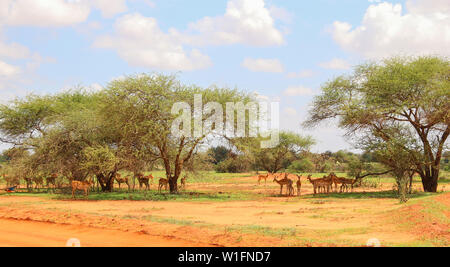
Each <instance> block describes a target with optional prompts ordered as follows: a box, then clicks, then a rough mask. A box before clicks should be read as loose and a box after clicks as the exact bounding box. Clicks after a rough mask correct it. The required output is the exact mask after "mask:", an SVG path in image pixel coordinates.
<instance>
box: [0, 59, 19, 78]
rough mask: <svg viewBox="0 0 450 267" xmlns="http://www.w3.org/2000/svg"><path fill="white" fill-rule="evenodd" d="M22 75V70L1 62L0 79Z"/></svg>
mask: <svg viewBox="0 0 450 267" xmlns="http://www.w3.org/2000/svg"><path fill="white" fill-rule="evenodd" d="M19 73H20V68H19V67H16V66H13V65H10V64H8V63H6V62H3V61H0V77H2V76H3V77H11V76H14V75H17V74H19Z"/></svg>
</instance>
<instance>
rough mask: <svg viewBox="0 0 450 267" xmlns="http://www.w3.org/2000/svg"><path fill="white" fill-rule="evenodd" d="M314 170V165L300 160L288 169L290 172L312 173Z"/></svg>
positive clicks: (305, 160) (308, 161) (306, 160)
mask: <svg viewBox="0 0 450 267" xmlns="http://www.w3.org/2000/svg"><path fill="white" fill-rule="evenodd" d="M314 168H315V167H314V164H313V163H312V162H311V161H310V160H309V159H302V160H298V161H294V162H293V163H292V164H291V165H290V166H289V168H288V169H289V170H290V171H292V172H312V171H314Z"/></svg>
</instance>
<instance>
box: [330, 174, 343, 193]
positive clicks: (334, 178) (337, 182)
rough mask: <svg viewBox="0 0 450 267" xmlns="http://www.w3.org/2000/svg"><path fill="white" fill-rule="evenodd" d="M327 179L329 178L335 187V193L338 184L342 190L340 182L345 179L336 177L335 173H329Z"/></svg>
mask: <svg viewBox="0 0 450 267" xmlns="http://www.w3.org/2000/svg"><path fill="white" fill-rule="evenodd" d="M328 177H329V178H331V180H332V182H333V184H334V186H335V189H334V191H335V192H337V189H338V185H339V184H340V185H341V189H342V181H343V180H342V179H345V178H340V177H337V176H336V174H335V173H331V174H330V175H329V176H328Z"/></svg>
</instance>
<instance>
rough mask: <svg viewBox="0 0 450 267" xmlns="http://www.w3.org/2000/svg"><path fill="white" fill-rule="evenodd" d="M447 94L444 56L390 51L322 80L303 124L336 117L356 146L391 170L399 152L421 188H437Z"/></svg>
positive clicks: (449, 121)
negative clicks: (374, 154) (344, 73)
mask: <svg viewBox="0 0 450 267" xmlns="http://www.w3.org/2000/svg"><path fill="white" fill-rule="evenodd" d="M449 97H450V62H449V60H448V59H447V58H442V57H413V58H410V57H395V58H390V59H385V60H383V61H381V62H370V63H367V64H362V65H359V66H357V67H355V69H354V72H353V74H351V75H348V76H340V77H337V78H335V79H333V80H331V81H329V82H327V83H326V84H325V85H324V86H323V87H322V94H321V95H319V96H317V97H316V98H315V100H314V103H313V105H312V109H311V110H310V113H309V119H308V120H307V121H306V122H305V125H306V126H308V127H313V126H316V125H317V124H319V123H320V122H322V121H324V120H327V119H332V118H338V119H339V126H340V127H341V128H343V129H346V130H347V134H348V135H351V136H354V137H356V138H357V140H358V141H357V142H355V145H356V146H357V147H358V148H362V149H364V150H367V151H370V152H377V153H378V155H379V156H380V157H381V158H383V159H384V160H382V162H384V163H385V164H386V165H388V166H390V167H394V168H396V170H398V168H400V166H396V164H395V163H396V160H398V159H399V158H398V157H400V156H401V157H406V158H407V161H408V162H410V163H411V164H410V165H409V166H408V168H410V169H412V170H414V171H415V172H417V173H418V174H419V175H420V176H421V178H422V182H423V187H424V190H425V191H426V192H436V191H437V186H438V178H439V169H440V162H441V158H442V153H443V151H444V149H445V148H446V145H447V143H446V142H447V139H448V136H449V134H450V127H449V126H450V99H449ZM386 151H390V153H386ZM401 168H406V167H405V164H402V166H401Z"/></svg>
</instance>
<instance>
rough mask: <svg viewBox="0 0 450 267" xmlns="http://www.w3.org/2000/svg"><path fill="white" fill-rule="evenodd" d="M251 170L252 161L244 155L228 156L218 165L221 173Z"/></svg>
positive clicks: (217, 167)
mask: <svg viewBox="0 0 450 267" xmlns="http://www.w3.org/2000/svg"><path fill="white" fill-rule="evenodd" d="M249 170H250V162H248V160H246V159H245V157H244V156H237V157H234V158H228V159H226V160H224V161H222V162H220V163H219V164H218V165H217V166H216V171H217V172H219V173H244V172H248V171H249Z"/></svg>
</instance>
